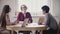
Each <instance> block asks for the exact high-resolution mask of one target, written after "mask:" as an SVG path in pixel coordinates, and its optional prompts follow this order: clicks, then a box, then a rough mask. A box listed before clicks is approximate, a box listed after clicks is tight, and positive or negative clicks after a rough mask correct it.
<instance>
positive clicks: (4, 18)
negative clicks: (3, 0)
mask: <svg viewBox="0 0 60 34" xmlns="http://www.w3.org/2000/svg"><path fill="white" fill-rule="evenodd" d="M10 10H11V9H10V7H9V5H5V6H4V8H3V11H2V14H1V27H2V28H6V25H8V24H9V23H10V19H9V15H8V13H9V12H10ZM7 22H8V23H7Z"/></svg>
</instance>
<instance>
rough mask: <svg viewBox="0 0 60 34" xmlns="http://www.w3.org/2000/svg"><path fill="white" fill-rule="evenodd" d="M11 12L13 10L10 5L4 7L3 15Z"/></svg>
mask: <svg viewBox="0 0 60 34" xmlns="http://www.w3.org/2000/svg"><path fill="white" fill-rule="evenodd" d="M10 10H11V8H10V6H9V5H5V6H4V7H3V13H9V12H10Z"/></svg>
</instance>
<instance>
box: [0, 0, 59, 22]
mask: <svg viewBox="0 0 60 34" xmlns="http://www.w3.org/2000/svg"><path fill="white" fill-rule="evenodd" d="M22 4H25V5H26V6H27V7H28V9H27V11H28V12H30V13H31V15H32V17H33V22H38V19H39V17H40V16H43V14H42V10H41V7H42V6H44V5H48V6H49V7H50V13H51V14H52V15H53V16H54V17H56V19H57V21H59V20H60V0H0V15H1V12H2V9H3V6H4V5H10V7H11V12H10V13H11V14H9V15H10V21H11V22H14V21H15V20H16V18H17V15H18V13H19V12H20V7H21V5H22Z"/></svg>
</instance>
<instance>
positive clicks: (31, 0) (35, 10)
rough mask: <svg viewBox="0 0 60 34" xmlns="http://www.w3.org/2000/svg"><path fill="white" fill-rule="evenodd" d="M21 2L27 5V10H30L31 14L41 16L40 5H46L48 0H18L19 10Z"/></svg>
mask: <svg viewBox="0 0 60 34" xmlns="http://www.w3.org/2000/svg"><path fill="white" fill-rule="evenodd" d="M23 4H25V5H26V6H27V7H28V9H27V11H28V12H30V13H31V15H32V16H41V15H42V10H41V7H42V6H44V5H48V0H18V8H19V9H18V10H19V11H20V7H21V5H23Z"/></svg>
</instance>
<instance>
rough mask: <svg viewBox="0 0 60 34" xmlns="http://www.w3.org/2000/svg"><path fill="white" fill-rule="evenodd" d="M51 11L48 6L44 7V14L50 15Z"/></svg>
mask: <svg viewBox="0 0 60 34" xmlns="http://www.w3.org/2000/svg"><path fill="white" fill-rule="evenodd" d="M49 10H50V8H49V7H48V6H47V5H45V6H43V7H42V11H43V14H46V13H49Z"/></svg>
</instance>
